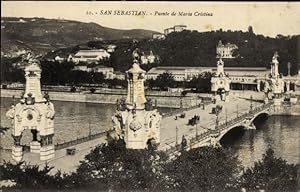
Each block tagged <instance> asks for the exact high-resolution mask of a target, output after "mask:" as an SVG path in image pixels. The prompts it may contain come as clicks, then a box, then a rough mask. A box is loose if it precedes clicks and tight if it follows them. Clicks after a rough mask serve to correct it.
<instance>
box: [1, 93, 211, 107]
mask: <svg viewBox="0 0 300 192" xmlns="http://www.w3.org/2000/svg"><path fill="white" fill-rule="evenodd" d="M23 91H24V90H22V89H1V97H8V98H11V97H13V96H15V98H20V97H21V94H22V92H23ZM48 92H49V95H50V99H51V100H53V101H71V102H84V103H104V104H115V103H116V101H117V100H118V99H121V98H126V97H127V94H126V91H123V90H120V91H118V92H116V91H115V92H113V91H106V92H96V93H90V92H89V91H81V92H62V91H48ZM206 95H207V94H206ZM146 98H149V99H152V101H153V104H154V106H155V107H170V108H184V109H188V108H191V107H195V106H199V104H200V103H201V102H202V98H200V97H198V96H197V95H196V94H191V95H190V96H185V97H181V95H180V94H179V93H168V94H167V92H166V93H162V92H148V93H146Z"/></svg>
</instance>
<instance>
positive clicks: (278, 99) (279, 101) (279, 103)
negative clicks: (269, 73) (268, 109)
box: [273, 98, 282, 106]
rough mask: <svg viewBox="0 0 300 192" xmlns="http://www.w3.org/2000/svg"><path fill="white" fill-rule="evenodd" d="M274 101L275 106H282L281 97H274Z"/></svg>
mask: <svg viewBox="0 0 300 192" xmlns="http://www.w3.org/2000/svg"><path fill="white" fill-rule="evenodd" d="M273 101H274V106H281V102H282V99H281V98H274V99H273Z"/></svg>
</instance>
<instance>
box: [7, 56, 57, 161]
mask: <svg viewBox="0 0 300 192" xmlns="http://www.w3.org/2000/svg"><path fill="white" fill-rule="evenodd" d="M39 64H40V63H39V61H38V60H35V59H29V61H28V65H27V66H26V67H25V78H26V88H25V94H24V96H23V98H22V99H21V100H20V103H18V104H16V105H15V106H14V105H13V106H12V107H11V109H10V110H9V111H8V112H7V114H6V115H7V117H9V118H10V119H11V121H12V137H13V139H14V146H13V147H12V158H13V159H14V160H16V161H21V160H22V158H23V149H22V146H21V143H20V140H21V137H22V133H23V131H24V130H26V129H30V130H31V132H32V138H33V139H32V142H30V151H31V152H33V153H39V154H40V159H41V160H49V159H51V158H53V157H54V145H53V136H54V124H53V123H54V121H53V119H54V113H55V112H54V106H53V104H52V103H51V102H50V101H49V96H48V94H45V96H44V97H43V96H42V92H41V85H40V78H41V69H40V67H39ZM38 134H39V136H40V138H39V140H38Z"/></svg>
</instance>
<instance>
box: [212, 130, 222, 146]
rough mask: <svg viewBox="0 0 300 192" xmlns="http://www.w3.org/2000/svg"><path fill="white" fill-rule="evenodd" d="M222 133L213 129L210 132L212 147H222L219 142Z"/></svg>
mask: <svg viewBox="0 0 300 192" xmlns="http://www.w3.org/2000/svg"><path fill="white" fill-rule="evenodd" d="M219 135H220V133H219V130H216V129H212V130H210V137H211V139H210V145H211V146H213V147H219V146H220V142H219V140H218V137H219Z"/></svg>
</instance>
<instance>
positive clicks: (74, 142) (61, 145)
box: [0, 130, 112, 152]
mask: <svg viewBox="0 0 300 192" xmlns="http://www.w3.org/2000/svg"><path fill="white" fill-rule="evenodd" d="M110 132H112V130H108V131H103V132H99V133H96V134H93V135H88V136H85V137H81V138H76V139H74V140H70V141H64V142H62V143H57V144H55V145H54V148H55V150H59V149H64V148H67V147H70V146H74V145H78V144H81V143H84V142H87V141H91V140H94V139H98V138H100V137H103V136H105V135H106V134H107V133H110ZM0 149H1V150H3V151H9V152H11V151H12V150H11V149H10V148H3V147H1V148H0ZM23 151H30V146H29V145H24V146H23Z"/></svg>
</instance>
